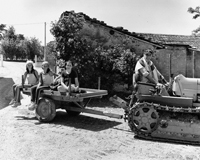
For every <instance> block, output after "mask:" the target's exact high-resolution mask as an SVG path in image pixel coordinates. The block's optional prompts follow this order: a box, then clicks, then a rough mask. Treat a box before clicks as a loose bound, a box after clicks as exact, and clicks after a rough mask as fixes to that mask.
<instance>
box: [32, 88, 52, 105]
mask: <svg viewBox="0 0 200 160" xmlns="http://www.w3.org/2000/svg"><path fill="white" fill-rule="evenodd" d="M48 89H50V87H49V86H40V87H37V86H35V87H32V88H31V102H35V103H36V104H37V102H38V98H39V96H40V93H41V91H43V90H48Z"/></svg>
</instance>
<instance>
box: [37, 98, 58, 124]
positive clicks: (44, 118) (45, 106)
mask: <svg viewBox="0 0 200 160" xmlns="http://www.w3.org/2000/svg"><path fill="white" fill-rule="evenodd" d="M35 112H36V117H37V118H38V120H39V121H40V122H50V121H52V120H53V119H54V117H55V116H56V107H55V103H54V102H53V101H52V100H50V99H46V98H42V99H41V100H40V101H39V103H38V106H37V108H36V110H35Z"/></svg>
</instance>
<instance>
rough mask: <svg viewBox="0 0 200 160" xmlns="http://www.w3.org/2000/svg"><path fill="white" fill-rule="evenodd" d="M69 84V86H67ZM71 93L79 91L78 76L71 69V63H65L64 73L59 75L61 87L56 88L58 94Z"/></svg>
mask: <svg viewBox="0 0 200 160" xmlns="http://www.w3.org/2000/svg"><path fill="white" fill-rule="evenodd" d="M70 84H71V86H69V85H70ZM70 88H71V90H70V91H71V92H78V91H79V81H78V74H77V72H76V70H75V69H74V68H73V64H72V61H70V60H69V61H67V62H66V65H65V71H64V72H62V73H61V85H60V86H58V91H59V92H61V93H62V92H69V89H70Z"/></svg>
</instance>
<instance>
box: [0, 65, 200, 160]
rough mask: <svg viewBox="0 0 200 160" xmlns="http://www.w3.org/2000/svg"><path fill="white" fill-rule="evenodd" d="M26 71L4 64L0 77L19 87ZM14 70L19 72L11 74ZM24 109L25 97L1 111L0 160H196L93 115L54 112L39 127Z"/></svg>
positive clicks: (188, 149) (194, 150)
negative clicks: (137, 136)
mask: <svg viewBox="0 0 200 160" xmlns="http://www.w3.org/2000/svg"><path fill="white" fill-rule="evenodd" d="M24 65H25V64H24V63H13V62H5V63H4V67H0V77H4V78H12V79H13V81H14V82H20V76H21V74H22V73H23V69H24ZM13 68H17V69H15V71H16V70H17V71H16V72H14V73H13V72H12V74H11V73H10V72H11V71H12V69H13ZM6 70H7V71H6ZM8 71H9V72H8ZM2 79H3V78H2ZM2 79H0V82H1V80H2ZM3 84H5V85H6V83H1V88H2V87H3ZM3 91H5V89H1V99H0V100H1V102H2V101H3V100H2V99H3V97H2V95H3V93H4V92H3ZM6 92H8V93H9V91H6ZM7 99H8V98H7ZM28 103H29V97H27V96H25V97H24V99H23V100H22V105H21V106H19V107H18V108H15V109H13V108H11V107H10V106H7V107H5V108H3V109H1V110H0V128H1V129H0V144H1V145H0V159H1V160H140V159H141V160H174V159H176V160H197V159H200V147H198V146H191V145H182V144H171V143H164V142H152V141H145V140H141V139H136V138H135V137H134V134H133V133H132V132H131V131H130V129H129V127H128V125H127V122H124V120H122V119H111V118H108V117H103V116H97V115H91V114H81V115H80V116H78V117H70V116H68V115H67V114H66V112H65V111H64V110H57V115H56V117H55V119H54V121H53V122H51V123H39V122H38V120H37V119H36V118H35V114H34V112H31V111H28V110H27V108H26V104H28ZM90 107H91V108H93V109H97V110H104V111H105V110H106V111H108V112H112V113H118V114H123V110H122V109H120V108H112V107H111V106H110V105H107V106H104V107H102V106H98V105H97V104H96V106H95V107H93V106H90Z"/></svg>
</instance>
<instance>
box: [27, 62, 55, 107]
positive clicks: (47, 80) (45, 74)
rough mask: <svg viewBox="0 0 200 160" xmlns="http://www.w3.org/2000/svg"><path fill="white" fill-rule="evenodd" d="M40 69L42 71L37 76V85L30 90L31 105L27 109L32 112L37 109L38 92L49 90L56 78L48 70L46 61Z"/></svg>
mask: <svg viewBox="0 0 200 160" xmlns="http://www.w3.org/2000/svg"><path fill="white" fill-rule="evenodd" d="M42 69H43V71H42V72H41V73H40V75H39V84H38V85H37V86H35V87H32V88H31V105H30V106H29V108H28V109H29V110H34V109H35V108H36V107H37V102H38V97H39V94H40V92H41V91H43V90H48V89H50V85H51V84H52V83H53V81H54V76H57V74H56V73H54V72H53V71H52V70H51V69H50V68H49V63H48V62H47V61H44V62H43V63H42Z"/></svg>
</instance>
